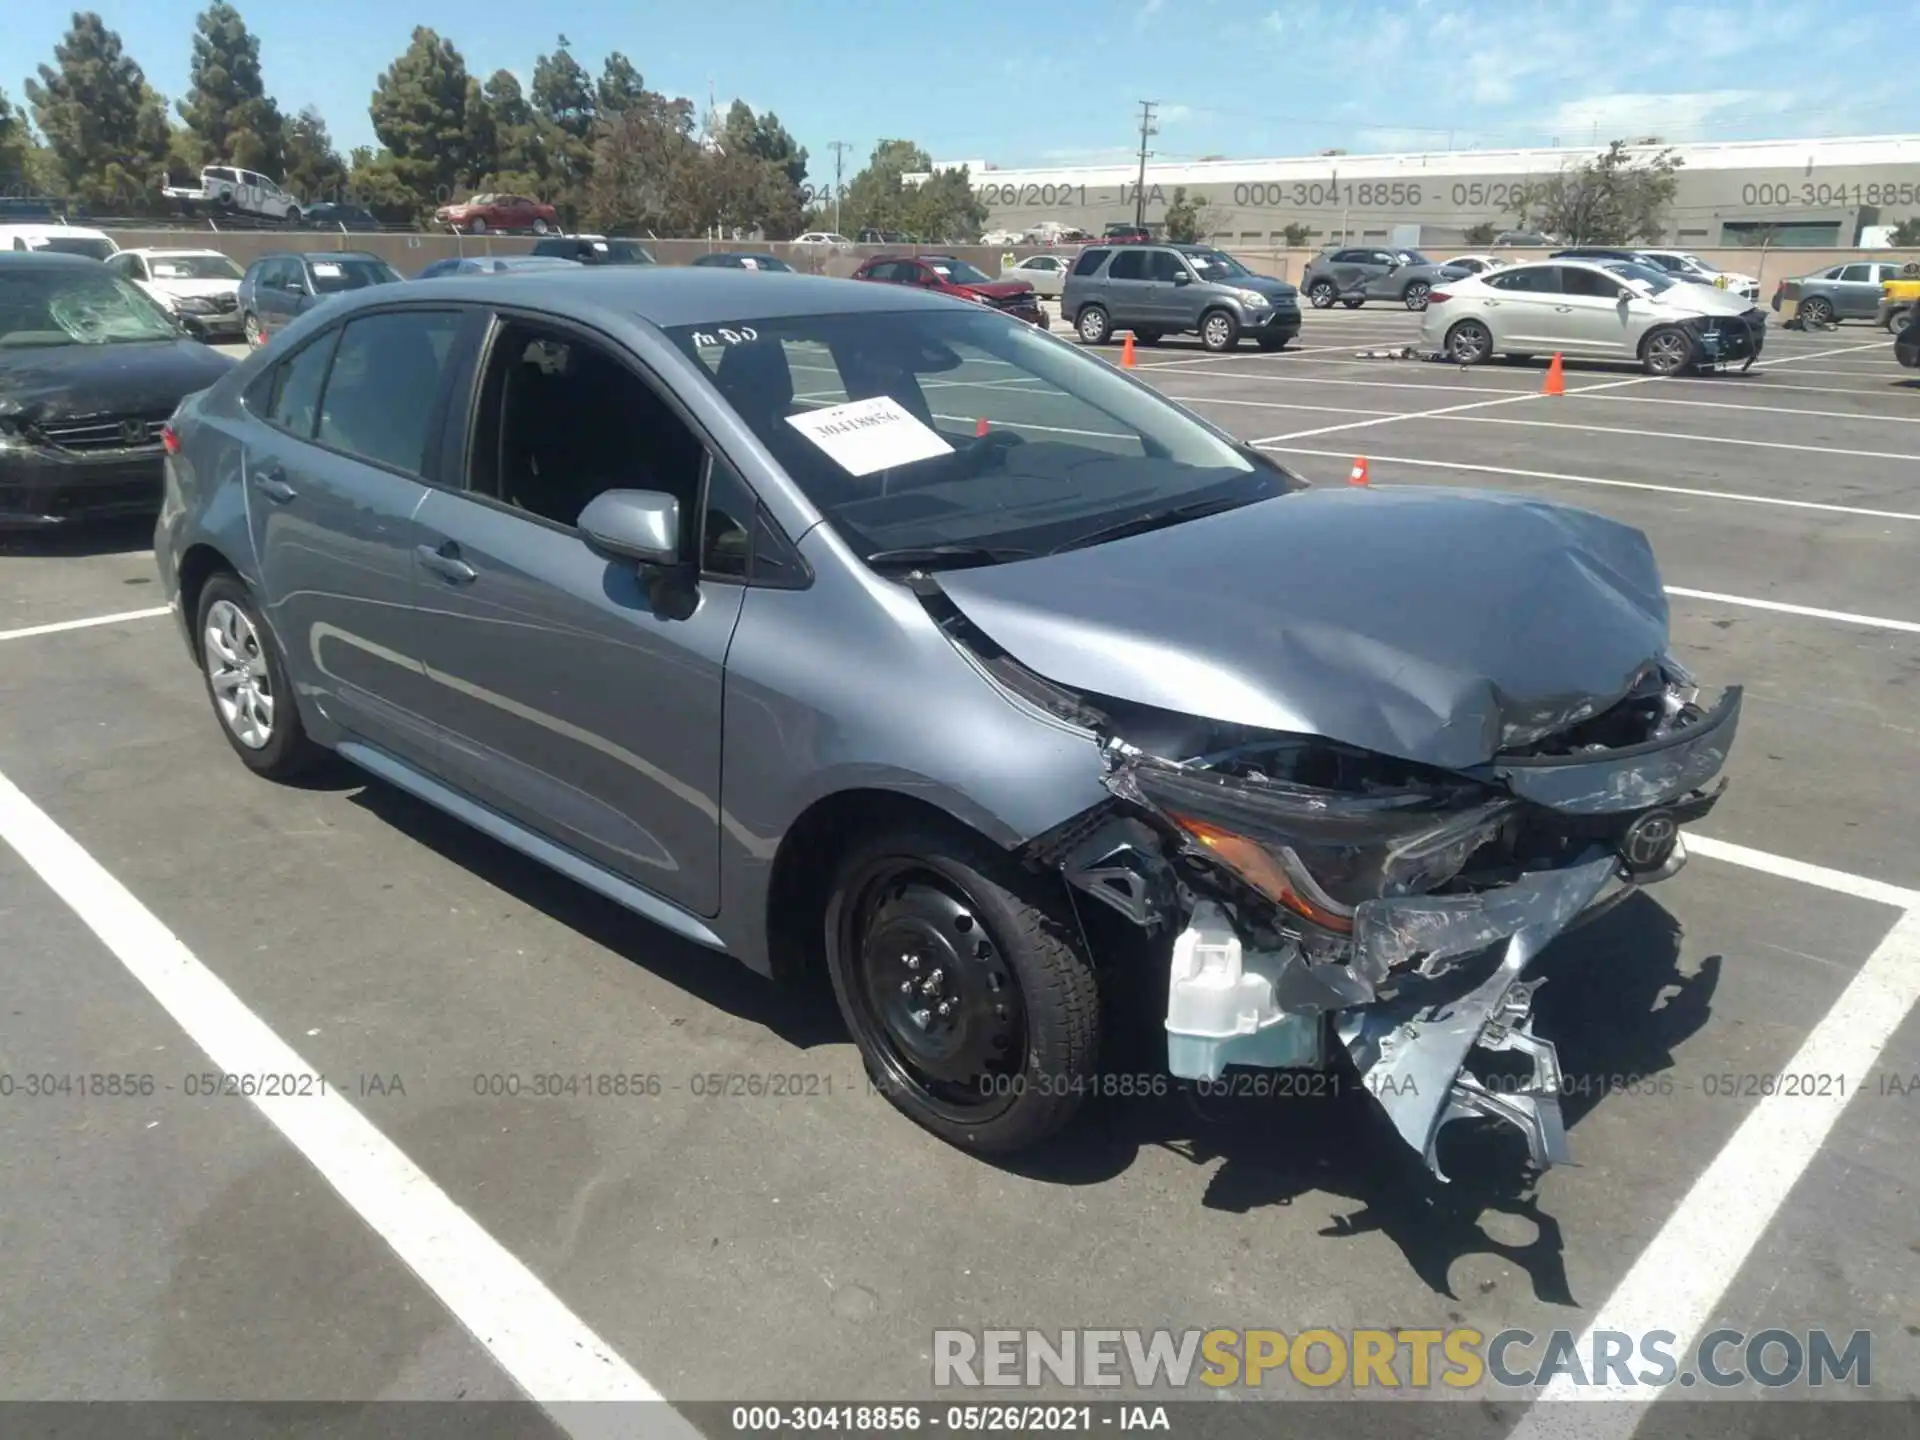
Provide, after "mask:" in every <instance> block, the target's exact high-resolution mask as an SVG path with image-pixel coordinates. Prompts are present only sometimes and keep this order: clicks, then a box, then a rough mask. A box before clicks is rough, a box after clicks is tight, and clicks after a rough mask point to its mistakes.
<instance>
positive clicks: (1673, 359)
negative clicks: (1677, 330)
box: [1651, 335, 1687, 370]
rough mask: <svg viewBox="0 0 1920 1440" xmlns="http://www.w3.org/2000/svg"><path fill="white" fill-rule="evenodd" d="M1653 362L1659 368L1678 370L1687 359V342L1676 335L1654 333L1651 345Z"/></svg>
mask: <svg viewBox="0 0 1920 1440" xmlns="http://www.w3.org/2000/svg"><path fill="white" fill-rule="evenodd" d="M1651 350H1652V355H1653V363H1654V366H1655V368H1657V369H1660V370H1678V369H1679V368H1680V367H1681V366H1682V365H1683V364H1685V363H1686V359H1687V342H1686V341H1684V340H1682V339H1681V338H1680V337H1679V336H1678V335H1656V336H1654V337H1653V345H1652V347H1651Z"/></svg>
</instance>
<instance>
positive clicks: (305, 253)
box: [254, 250, 386, 265]
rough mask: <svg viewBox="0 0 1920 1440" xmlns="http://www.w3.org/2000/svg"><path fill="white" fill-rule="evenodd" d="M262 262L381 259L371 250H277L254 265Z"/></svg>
mask: <svg viewBox="0 0 1920 1440" xmlns="http://www.w3.org/2000/svg"><path fill="white" fill-rule="evenodd" d="M262 260H380V257H379V256H378V255H376V254H374V253H373V252H372V251H371V250H275V251H274V252H273V253H272V254H270V255H261V256H257V257H256V258H255V260H254V263H255V264H256V265H257V264H259V263H260V261H262ZM380 263H381V264H383V265H384V264H385V263H386V262H385V261H384V260H381V261H380Z"/></svg>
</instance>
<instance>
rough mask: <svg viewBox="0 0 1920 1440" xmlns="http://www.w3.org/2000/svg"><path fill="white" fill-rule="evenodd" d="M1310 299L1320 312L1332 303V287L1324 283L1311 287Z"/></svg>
mask: <svg viewBox="0 0 1920 1440" xmlns="http://www.w3.org/2000/svg"><path fill="white" fill-rule="evenodd" d="M1311 298H1312V300H1313V303H1314V304H1315V305H1318V306H1319V307H1320V308H1321V309H1322V310H1324V309H1326V308H1327V306H1329V305H1331V304H1332V303H1333V287H1332V286H1331V285H1328V284H1326V283H1325V282H1324V281H1323V282H1322V283H1320V284H1318V285H1316V286H1314V287H1313V290H1312V292H1311Z"/></svg>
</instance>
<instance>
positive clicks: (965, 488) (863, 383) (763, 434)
mask: <svg viewBox="0 0 1920 1440" xmlns="http://www.w3.org/2000/svg"><path fill="white" fill-rule="evenodd" d="M667 334H668V335H669V336H670V337H671V338H672V340H673V341H674V343H675V344H677V345H678V346H679V347H680V348H681V349H682V350H684V351H685V352H686V353H687V354H689V355H691V356H693V357H694V358H695V359H696V360H697V361H698V362H699V364H700V365H701V367H702V368H703V369H704V370H706V372H707V373H708V374H709V375H710V376H712V377H713V380H714V383H715V384H716V386H717V387H718V388H719V390H720V392H721V394H722V395H723V396H724V397H725V398H726V399H727V401H728V403H729V404H731V405H732V406H733V408H734V409H735V410H736V411H738V412H739V414H740V416H741V418H742V419H744V420H745V421H746V423H747V425H748V426H749V427H750V428H751V429H752V430H753V432H754V433H755V434H756V435H757V436H758V437H759V438H760V440H761V442H762V443H763V444H764V445H765V446H766V447H767V449H768V451H769V452H771V454H772V455H773V457H774V459H775V460H777V461H778V462H779V464H780V465H781V467H782V468H783V469H784V470H785V471H786V473H787V474H788V475H790V476H791V477H792V478H793V481H794V483H795V484H797V485H798V486H799V487H800V488H801V490H803V491H804V492H805V493H806V495H807V497H808V498H809V499H810V500H812V502H813V503H814V505H816V506H817V507H818V508H819V509H820V511H821V513H822V514H824V515H825V516H826V518H827V520H828V522H829V523H830V524H832V526H833V527H834V529H835V530H836V531H837V532H839V534H840V535H841V536H842V537H843V538H845V540H846V541H847V543H848V544H849V545H851V546H852V547H853V548H854V549H855V550H856V551H858V552H859V554H860V555H861V556H862V557H863V558H866V557H871V556H873V555H875V554H876V552H885V551H909V552H911V551H915V550H925V549H926V548H928V547H943V548H946V549H948V550H951V549H952V548H953V547H961V548H963V549H964V548H966V547H990V549H991V551H992V552H993V555H992V556H991V557H989V558H1018V556H1019V554H1020V553H1038V552H1041V551H1044V550H1050V549H1053V548H1055V547H1056V546H1059V545H1062V544H1066V543H1069V542H1072V541H1074V540H1076V539H1080V538H1084V537H1086V536H1088V535H1091V534H1093V533H1094V532H1095V531H1098V530H1103V529H1106V528H1107V527H1109V526H1112V525H1114V524H1115V523H1117V522H1123V521H1129V520H1134V519H1137V518H1139V517H1140V516H1142V515H1146V514H1152V513H1157V512H1160V511H1163V510H1166V509H1169V508H1172V507H1175V506H1186V505H1191V504H1202V505H1206V504H1211V503H1219V504H1222V505H1231V504H1245V503H1251V502H1253V501H1255V500H1261V499H1265V498H1267V497H1268V496H1271V495H1278V494H1281V493H1283V492H1284V491H1287V490H1290V489H1294V488H1297V486H1298V482H1296V481H1294V480H1293V479H1292V478H1291V477H1290V476H1289V475H1287V473H1286V472H1285V471H1284V470H1281V469H1280V468H1279V467H1278V466H1277V465H1275V464H1273V463H1272V462H1270V461H1267V460H1266V459H1265V458H1264V457H1261V456H1257V455H1255V454H1253V453H1252V452H1249V451H1247V450H1246V449H1244V448H1242V447H1239V446H1237V445H1235V444H1234V443H1233V442H1232V441H1230V440H1228V439H1225V438H1223V437H1221V436H1220V435H1218V434H1217V433H1216V432H1214V431H1213V430H1211V429H1210V428H1208V427H1207V426H1204V425H1202V424H1200V423H1199V422H1198V421H1196V420H1194V419H1192V418H1191V417H1189V416H1187V415H1186V414H1184V413H1183V412H1181V411H1180V410H1178V409H1176V408H1175V407H1174V406H1172V405H1170V404H1169V403H1167V402H1166V401H1165V400H1162V399H1161V398H1160V397H1159V396H1157V395H1155V394H1154V393H1153V392H1152V391H1149V390H1146V389H1144V388H1143V387H1141V386H1139V385H1136V384H1134V383H1133V382H1131V381H1130V380H1127V379H1125V378H1123V377H1122V376H1121V375H1120V374H1119V373H1118V372H1117V371H1116V370H1115V369H1114V368H1113V367H1111V366H1109V365H1108V364H1106V363H1105V362H1103V361H1100V360H1094V359H1091V358H1089V357H1088V356H1085V355H1083V354H1081V353H1080V351H1079V350H1077V349H1076V348H1075V347H1073V346H1071V345H1067V344H1065V343H1063V342H1061V341H1059V340H1055V339H1053V338H1052V337H1051V336H1048V335H1045V334H1042V333H1040V332H1038V331H1036V330H1035V329H1034V328H1033V327H1032V326H1030V325H1025V324H1022V323H1020V322H1018V321H1013V320H1008V319H1006V318H1005V317H1004V316H1000V315H995V314H991V313H988V312H986V311H970V312H964V313H961V314H951V313H948V312H945V311H927V310H912V311H900V312H893V313H880V314H876V313H868V312H861V313H853V314H835V315H810V316H783V317H779V318H776V319H769V320H755V321H750V322H747V323H733V324H729V325H725V326H722V325H706V326H680V327H677V328H674V329H670V330H668V331H667ZM981 558H983V557H981V556H978V555H974V556H961V557H955V559H954V562H953V563H978V561H979V560H980V559H981ZM879 563H883V564H884V563H886V562H885V559H884V557H883V559H882V561H881V562H879ZM929 563H932V564H937V563H939V557H930V558H929Z"/></svg>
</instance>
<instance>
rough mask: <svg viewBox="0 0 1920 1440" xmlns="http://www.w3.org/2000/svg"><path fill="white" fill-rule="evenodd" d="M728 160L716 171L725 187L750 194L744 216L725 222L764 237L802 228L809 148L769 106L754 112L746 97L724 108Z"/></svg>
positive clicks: (722, 139) (722, 138) (723, 145)
mask: <svg viewBox="0 0 1920 1440" xmlns="http://www.w3.org/2000/svg"><path fill="white" fill-rule="evenodd" d="M718 140H719V150H720V154H721V155H722V156H723V157H724V158H725V161H726V163H725V164H722V165H717V166H716V167H715V173H716V175H718V176H721V177H724V180H725V184H726V186H727V188H728V191H729V193H733V194H747V195H751V196H752V197H754V198H753V203H752V206H751V207H750V212H749V214H748V216H747V218H746V219H744V220H728V221H726V222H724V223H727V224H730V225H740V226H742V227H744V228H749V229H758V230H759V231H761V233H762V234H764V235H765V236H766V237H767V238H768V239H780V240H784V239H790V238H792V237H793V236H795V235H797V234H799V233H800V231H801V229H802V228H804V219H805V216H804V201H805V198H806V197H805V195H804V192H803V191H802V189H801V185H802V182H804V181H805V180H806V178H807V152H806V151H805V150H804V149H803V148H801V147H800V146H799V145H798V144H796V143H795V142H794V138H793V136H791V135H790V134H788V133H787V129H786V127H785V126H784V125H782V124H781V123H780V118H779V117H778V116H777V115H775V114H774V113H773V112H772V111H768V112H767V113H766V114H764V115H758V116H756V115H755V114H754V113H753V110H752V108H751V107H750V106H748V105H747V104H746V102H745V101H741V100H736V101H734V102H733V104H732V106H730V107H729V108H728V110H727V115H726V119H725V120H724V121H723V122H722V123H721V126H720V133H719V136H718Z"/></svg>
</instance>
